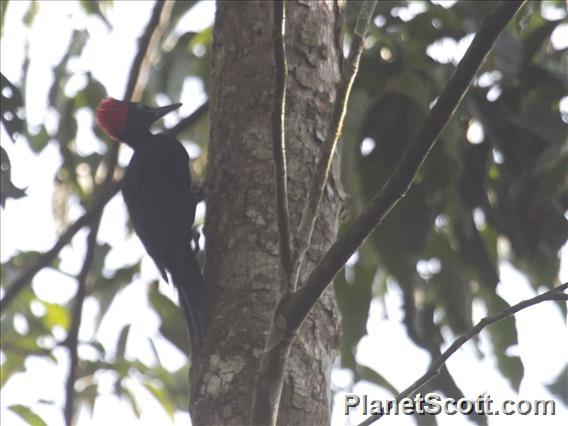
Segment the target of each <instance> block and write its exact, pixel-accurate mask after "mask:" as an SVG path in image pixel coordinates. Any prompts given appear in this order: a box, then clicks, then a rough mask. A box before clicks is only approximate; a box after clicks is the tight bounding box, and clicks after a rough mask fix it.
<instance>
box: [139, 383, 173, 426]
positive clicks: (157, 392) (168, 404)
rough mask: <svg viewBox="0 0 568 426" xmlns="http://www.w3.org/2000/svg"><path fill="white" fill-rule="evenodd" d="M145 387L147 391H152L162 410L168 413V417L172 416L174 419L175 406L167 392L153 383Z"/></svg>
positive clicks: (145, 384) (146, 384)
mask: <svg viewBox="0 0 568 426" xmlns="http://www.w3.org/2000/svg"><path fill="white" fill-rule="evenodd" d="M144 387H146V389H148V391H150V393H151V394H152V395H154V398H156V399H157V400H158V402H160V404H161V405H162V408H163V409H164V410H165V411H166V413H167V414H168V416H170V418H171V419H173V418H174V412H175V406H174V404H173V403H172V401H171V399H170V396H169V395H168V393H167V392H166V390H165V389H163V388H158V387H157V386H154V385H153V384H151V383H144Z"/></svg>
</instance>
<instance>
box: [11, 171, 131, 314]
mask: <svg viewBox="0 0 568 426" xmlns="http://www.w3.org/2000/svg"><path fill="white" fill-rule="evenodd" d="M120 186H121V182H120V181H115V182H113V184H112V185H111V186H109V188H107V190H106V191H104V192H101V194H100V196H98V197H95V200H94V201H93V203H92V204H91V206H89V208H88V209H87V211H86V212H85V213H83V215H82V216H81V217H79V219H77V220H76V221H75V222H74V223H73V224H72V225H70V226H69V227H68V228H67V229H66V230H65V232H63V234H61V236H60V237H59V239H58V240H57V242H56V243H55V244H54V245H53V247H52V248H51V249H49V250H48V251H46V252H45V253H42V254H41V255H40V256H39V257H38V258H37V259H36V261H35V262H34V263H33V264H32V265H30V267H29V268H27V269H25V270H24V271H23V272H22V273H21V274H20V275H19V276H18V277H17V278H15V279H14V281H13V282H12V284H10V286H9V287H8V288H7V289H6V292H5V294H4V297H3V298H2V300H1V301H0V310H2V311H3V310H4V309H6V308H7V307H8V305H9V304H10V302H11V301H12V300H13V299H14V297H16V296H17V295H18V294H19V293H20V291H22V290H23V288H24V287H25V286H26V285H27V284H29V283H30V281H31V280H32V278H33V277H34V276H35V274H37V273H38V272H39V271H40V270H41V269H43V268H45V267H47V266H49V265H51V264H52V263H53V261H54V260H55V259H56V258H57V255H58V254H59V252H60V251H61V249H62V248H63V247H65V246H66V245H67V244H69V242H70V241H71V240H72V239H73V237H74V236H75V234H76V233H77V232H79V230H81V229H82V228H83V227H84V226H85V225H88V224H89V223H91V222H92V221H93V220H94V218H95V217H96V216H97V215H98V213H99V212H100V211H101V209H102V208H103V207H104V206H105V205H106V204H107V203H108V202H109V201H110V200H111V199H112V198H113V197H114V196H115V195H116V194H117V193H118V191H120Z"/></svg>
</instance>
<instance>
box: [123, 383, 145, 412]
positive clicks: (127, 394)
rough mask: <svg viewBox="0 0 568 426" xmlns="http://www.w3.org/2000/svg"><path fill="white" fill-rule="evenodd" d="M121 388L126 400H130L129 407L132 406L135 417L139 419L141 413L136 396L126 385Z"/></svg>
mask: <svg viewBox="0 0 568 426" xmlns="http://www.w3.org/2000/svg"><path fill="white" fill-rule="evenodd" d="M122 390H123V395H124V396H125V397H126V399H127V400H128V402H130V407H132V411H133V412H134V415H135V416H136V418H138V419H139V418H140V416H141V415H142V410H141V409H140V405H139V404H138V401H136V396H135V395H134V393H133V392H132V391H131V390H130V389H128V387H125V388H123V389H122Z"/></svg>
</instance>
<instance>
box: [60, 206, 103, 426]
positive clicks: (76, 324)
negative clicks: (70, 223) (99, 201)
mask: <svg viewBox="0 0 568 426" xmlns="http://www.w3.org/2000/svg"><path fill="white" fill-rule="evenodd" d="M99 224H100V216H98V217H97V219H96V220H95V222H94V223H93V225H92V228H91V232H89V235H88V236H87V253H86V255H85V259H84V261H83V266H82V267H81V271H80V272H79V275H78V276H77V281H78V284H79V286H78V288H77V294H76V295H75V300H74V304H73V317H72V321H71V328H70V330H69V334H68V336H67V338H66V339H65V346H67V348H68V349H69V373H68V375H67V381H66V384H65V410H64V415H65V424H66V425H67V426H71V425H72V424H73V414H74V406H75V380H76V376H77V367H78V364H79V355H78V353H77V346H78V344H79V328H80V326H81V316H82V314H83V303H84V301H85V295H86V289H87V279H88V278H89V271H90V269H91V266H92V264H93V260H94V258H95V252H96V248H97V233H98V230H99Z"/></svg>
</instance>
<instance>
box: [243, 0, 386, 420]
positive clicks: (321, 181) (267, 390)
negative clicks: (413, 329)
mask: <svg viewBox="0 0 568 426" xmlns="http://www.w3.org/2000/svg"><path fill="white" fill-rule="evenodd" d="M376 3H377V0H366V1H365V2H364V3H363V5H362V6H361V10H360V12H359V19H358V20H357V27H356V29H355V34H354V36H353V44H352V46H351V51H350V54H349V58H348V60H347V63H348V64H349V65H348V68H347V71H346V72H345V75H344V76H343V80H342V83H341V84H340V87H339V89H338V94H337V97H336V101H335V104H334V109H333V115H332V119H331V122H330V125H329V128H328V135H327V141H326V144H325V145H324V147H323V149H322V153H321V156H320V159H319V161H318V166H317V170H316V175H315V176H314V179H313V181H312V185H311V188H310V192H309V195H308V203H307V205H306V208H305V210H304V212H303V214H302V218H301V221H300V225H299V228H298V235H297V236H296V239H295V244H294V250H295V251H294V253H293V258H292V270H291V272H292V273H291V275H290V276H289V278H290V280H289V281H290V283H291V286H290V287H291V288H290V290H291V291H288V292H285V293H284V297H286V295H289V294H296V293H295V292H294V291H293V290H295V288H296V287H297V283H298V277H299V270H300V267H301V264H302V259H303V257H304V255H305V253H306V252H307V249H308V246H309V244H310V238H311V233H312V230H313V227H314V224H315V220H316V216H317V211H318V206H319V203H320V200H321V198H322V193H323V190H324V188H325V185H326V182H327V177H328V173H329V168H330V165H331V161H332V158H333V154H334V152H335V147H336V145H337V141H338V140H339V136H340V135H341V128H342V125H343V118H344V116H345V109H346V107H347V101H348V98H349V93H350V91H351V86H352V84H353V80H354V79H355V75H356V74H357V69H358V67H359V58H360V57H361V52H362V50H363V40H364V37H365V34H366V32H367V27H368V24H369V22H370V20H371V17H372V15H373V11H374V9H375V5H376ZM276 9H280V8H278V7H276ZM276 9H275V15H276V12H277V10H276ZM274 19H275V25H276V24H277V22H276V20H279V17H278V16H275V18H274ZM280 22H281V21H280ZM275 38H276V37H275ZM274 47H275V50H276V49H280V48H281V47H280V46H279V43H276V40H275V46H274ZM275 55H276V59H277V61H278V56H279V55H278V54H277V53H275ZM281 55H282V52H280V56H281ZM283 65H284V66H285V63H284V64H283ZM277 84H278V82H277ZM280 89H281V90H285V88H282V87H280ZM277 93H278V92H277ZM280 93H281V92H280ZM282 96H283V95H282ZM281 101H282V102H283V101H284V98H283V99H282V100H281ZM275 102H277V101H275ZM278 107H279V106H278V105H277V104H276V103H275V109H276V108H278ZM282 119H283V111H282V115H280V116H276V118H275V116H274V115H273V122H272V123H273V132H274V137H273V141H274V151H275V159H276V157H277V156H278V153H279V152H280V153H283V149H282V145H279V144H278V143H277V141H282V139H279V138H281V137H283V133H282V132H283V129H279V128H278V127H277V126H278V125H279V123H277V122H276V121H277V120H282ZM280 125H282V123H281V122H280ZM275 129H276V130H275ZM278 131H280V132H279V133H278ZM278 172H280V176H277V181H278V177H280V179H282V178H283V177H284V179H285V173H282V171H281V170H280V171H278V170H277V173H278ZM284 188H285V187H284ZM281 189H282V188H281ZM279 207H280V206H279ZM278 210H279V213H281V212H283V210H280V209H278ZM279 228H280V224H279ZM279 230H280V229H279ZM281 244H282V241H281ZM282 300H283V299H280V301H279V303H278V306H277V310H276V313H275V316H274V318H273V321H272V323H271V325H270V330H269V332H268V336H267V339H266V345H265V351H266V352H265V353H264V354H263V355H262V357H261V359H260V364H259V369H258V373H257V377H256V383H255V387H254V393H253V403H252V410H251V424H253V425H274V424H276V421H277V416H278V406H279V404H280V398H281V395H282V386H283V380H284V371H285V369H286V363H287V360H288V354H289V353H290V347H291V346H292V342H293V341H294V339H295V337H296V332H297V327H290V326H289V325H288V324H286V319H285V317H282V316H281V315H280V314H279V312H278V307H280V306H281V304H282ZM284 300H287V299H286V298H285V299H284ZM283 319H284V321H282V320H283Z"/></svg>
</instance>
